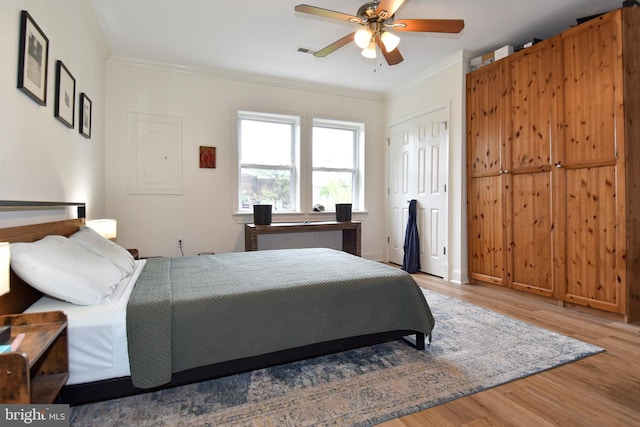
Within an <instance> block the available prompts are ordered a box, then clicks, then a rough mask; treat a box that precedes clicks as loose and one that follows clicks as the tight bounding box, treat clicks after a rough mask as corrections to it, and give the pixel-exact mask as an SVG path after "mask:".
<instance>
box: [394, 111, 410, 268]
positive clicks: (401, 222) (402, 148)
mask: <svg viewBox="0 0 640 427" xmlns="http://www.w3.org/2000/svg"><path fill="white" fill-rule="evenodd" d="M412 134H413V130H412V123H411V121H408V122H403V123H400V124H398V125H395V126H392V127H391V128H389V189H388V192H389V210H390V211H389V234H390V235H389V245H388V246H389V261H390V262H393V263H396V264H400V265H402V259H403V257H404V247H403V246H404V233H405V229H406V226H407V219H408V215H409V204H408V203H407V201H408V200H410V189H409V184H410V182H411V180H410V179H409V166H410V161H411V158H412V157H413V156H411V147H412V145H413V144H412V141H411V138H412Z"/></svg>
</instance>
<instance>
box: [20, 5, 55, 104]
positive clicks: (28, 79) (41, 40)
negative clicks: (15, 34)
mask: <svg viewBox="0 0 640 427" xmlns="http://www.w3.org/2000/svg"><path fill="white" fill-rule="evenodd" d="M20 19H21V23H20V47H19V49H20V50H19V52H18V89H20V90H21V91H23V92H24V93H26V94H27V95H28V96H29V97H30V98H31V99H33V100H34V101H36V102H37V103H38V104H40V105H47V69H48V64H49V39H48V38H47V36H45V34H44V33H43V32H42V30H41V29H40V27H38V24H36V22H35V21H34V20H33V18H32V17H31V15H29V12H27V11H26V10H23V11H22V14H21V15H20Z"/></svg>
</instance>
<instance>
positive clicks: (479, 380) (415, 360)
mask: <svg viewBox="0 0 640 427" xmlns="http://www.w3.org/2000/svg"><path fill="white" fill-rule="evenodd" d="M424 293H425V295H426V298H427V301H428V302H429V305H430V307H431V310H432V312H433V315H434V317H435V319H436V326H435V329H434V333H433V342H432V343H431V345H429V346H428V347H427V348H426V350H424V351H417V350H415V349H413V348H412V347H410V346H408V345H407V344H406V343H404V342H402V341H397V342H391V343H387V344H380V345H376V346H371V347H366V348H362V349H357V350H352V351H346V352H343V353H338V354H334V355H329V356H323V357H318V358H314V359H309V360H305V361H301V362H295V363H289V364H286V365H281V366H277V367H273V368H267V369H262V370H258V371H254V372H249V373H245V374H239V375H233V376H230V377H226V378H220V379H215V380H211V381H205V382H202V383H198V384H192V385H187V386H183V387H179V388H175V389H171V390H163V391H159V392H154V393H148V394H143V395H139V396H132V397H127V398H122V399H115V400H110V401H106V402H100V403H94V404H88V405H83V406H78V407H73V408H71V425H73V426H101V427H108V426H114V427H116V426H118V427H119V426H158V427H159V426H234V427H235V426H279V427H281V426H295V427H300V426H370V425H374V424H378V423H381V422H384V421H387V420H390V419H393V418H398V417H401V416H403V415H407V414H410V413H413V412H417V411H420V410H423V409H426V408H429V407H432V406H435V405H438V404H441V403H444V402H447V401H450V400H453V399H457V398H459V397H462V396H466V395H469V394H472V393H475V392H478V391H482V390H486V389H488V388H491V387H495V386H497V385H500V384H504V383H507V382H510V381H513V380H516V379H519V378H523V377H525V376H528V375H531V374H535V373H538V372H541V371H544V370H547V369H551V368H554V367H557V366H560V365H563V364H565V363H569V362H572V361H575V360H578V359H580V358H583V357H586V356H589V355H592V354H595V353H598V352H601V351H604V350H603V349H602V348H599V347H596V346H593V345H591V344H588V343H584V342H582V341H578V340H575V339H572V338H569V337H566V336H563V335H559V334H557V333H554V332H550V331H547V330H544V329H540V328H537V327H535V326H532V325H529V324H527V323H524V322H521V321H518V320H514V319H511V318H509V317H506V316H503V315H500V314H497V313H494V312H492V311H489V310H485V309H483V308H481V307H477V306H475V305H472V304H469V303H466V302H464V301H460V300H458V299H455V298H451V297H448V296H445V295H442V294H439V293H436V292H431V291H427V290H424Z"/></svg>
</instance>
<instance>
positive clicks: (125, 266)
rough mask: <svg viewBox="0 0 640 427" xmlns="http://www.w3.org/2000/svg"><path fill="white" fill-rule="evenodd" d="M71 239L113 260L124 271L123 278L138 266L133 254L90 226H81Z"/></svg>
mask: <svg viewBox="0 0 640 427" xmlns="http://www.w3.org/2000/svg"><path fill="white" fill-rule="evenodd" d="M69 239H71V240H73V241H75V242H76V243H78V244H79V245H81V246H83V247H84V248H85V249H87V250H89V251H90V252H94V253H96V254H98V255H102V256H103V257H105V258H106V259H108V260H109V261H111V262H112V263H113V264H114V265H115V266H116V267H118V269H119V270H120V271H121V272H122V278H123V279H124V278H125V277H127V276H129V275H130V274H131V273H133V270H134V269H135V268H136V261H135V260H134V259H133V255H131V253H130V252H129V251H128V250H126V249H125V248H123V247H122V246H120V245H118V244H116V243H113V242H112V241H111V240H109V239H105V238H104V237H102V236H101V235H100V234H99V233H98V232H97V231H95V230H94V229H92V228H89V227H81V228H80V230H79V231H77V232H76V233H74V234H72V235H71V237H69Z"/></svg>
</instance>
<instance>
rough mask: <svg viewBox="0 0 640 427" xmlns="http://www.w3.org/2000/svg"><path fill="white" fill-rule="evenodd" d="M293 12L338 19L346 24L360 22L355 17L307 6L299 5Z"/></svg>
mask: <svg viewBox="0 0 640 427" xmlns="http://www.w3.org/2000/svg"><path fill="white" fill-rule="evenodd" d="M294 10H295V11H296V12H302V13H308V14H311V15H316V16H322V17H323V18H332V19H339V20H341V21H347V22H362V20H361V19H360V18H358V17H357V16H353V15H349V14H346V13H342V12H336V11H334V10H329V9H323V8H321V7H315V6H309V5H308V4H299V5H297V6H296V7H295V8H294Z"/></svg>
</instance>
